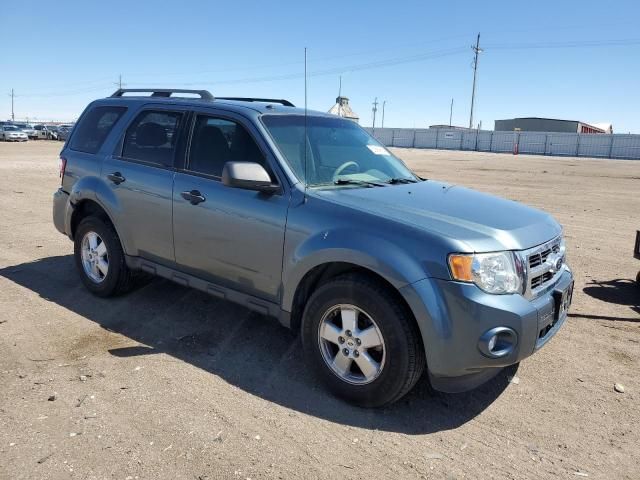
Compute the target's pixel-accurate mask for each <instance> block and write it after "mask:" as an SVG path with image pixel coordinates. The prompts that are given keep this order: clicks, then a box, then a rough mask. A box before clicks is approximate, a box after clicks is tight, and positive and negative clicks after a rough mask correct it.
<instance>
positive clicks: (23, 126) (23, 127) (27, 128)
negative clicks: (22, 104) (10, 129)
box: [16, 123, 38, 140]
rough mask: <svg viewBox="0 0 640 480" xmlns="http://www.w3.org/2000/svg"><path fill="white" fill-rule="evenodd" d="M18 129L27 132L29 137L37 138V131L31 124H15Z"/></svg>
mask: <svg viewBox="0 0 640 480" xmlns="http://www.w3.org/2000/svg"><path fill="white" fill-rule="evenodd" d="M16 126H17V127H18V128H19V129H20V130H22V131H23V132H24V133H26V134H27V137H29V138H33V139H36V140H37V139H38V132H37V131H36V130H35V129H34V128H33V125H30V124H28V123H22V124H19V125H16Z"/></svg>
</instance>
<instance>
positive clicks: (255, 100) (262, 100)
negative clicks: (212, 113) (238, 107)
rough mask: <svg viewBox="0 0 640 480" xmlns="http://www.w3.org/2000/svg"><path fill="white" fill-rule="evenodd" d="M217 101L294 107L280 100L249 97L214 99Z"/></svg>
mask: <svg viewBox="0 0 640 480" xmlns="http://www.w3.org/2000/svg"><path fill="white" fill-rule="evenodd" d="M216 98H217V99H218V100H237V101H239V102H264V103H279V104H281V105H284V106H285V107H295V105H294V104H293V103H291V102H290V101H289V100H284V99H282V98H280V99H277V98H251V97H216Z"/></svg>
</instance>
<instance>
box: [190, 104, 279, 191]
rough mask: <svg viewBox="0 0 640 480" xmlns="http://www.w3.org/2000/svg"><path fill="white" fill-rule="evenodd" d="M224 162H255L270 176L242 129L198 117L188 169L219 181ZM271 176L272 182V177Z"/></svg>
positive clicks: (265, 164)
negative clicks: (217, 178)
mask: <svg viewBox="0 0 640 480" xmlns="http://www.w3.org/2000/svg"><path fill="white" fill-rule="evenodd" d="M227 162H255V163H259V164H260V165H262V166H263V167H264V168H265V169H266V170H267V172H269V167H268V165H267V162H266V159H265V157H264V155H263V154H262V152H261V151H260V148H258V145H256V142H255V141H254V140H253V138H252V137H251V135H249V132H247V130H246V129H245V128H244V127H243V126H242V125H240V124H238V123H236V122H234V121H231V120H226V119H222V118H215V117H208V116H204V115H199V116H198V117H197V119H196V124H195V127H194V129H193V137H192V139H191V149H190V153H189V164H188V169H189V170H191V171H193V172H196V173H204V174H206V175H212V176H214V177H221V176H222V169H223V168H224V164H225V163H227ZM270 176H271V178H272V180H273V175H271V174H270Z"/></svg>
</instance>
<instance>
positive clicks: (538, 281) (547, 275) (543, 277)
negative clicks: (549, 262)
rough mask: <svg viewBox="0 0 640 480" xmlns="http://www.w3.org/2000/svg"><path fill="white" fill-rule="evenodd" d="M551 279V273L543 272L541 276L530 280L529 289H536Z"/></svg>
mask: <svg viewBox="0 0 640 480" xmlns="http://www.w3.org/2000/svg"><path fill="white" fill-rule="evenodd" d="M552 278H553V273H551V272H545V273H543V274H542V275H538V276H537V277H534V278H532V279H531V288H532V289H534V288H538V287H540V286H541V285H542V284H544V283H545V282H548V281H549V280H551V279H552Z"/></svg>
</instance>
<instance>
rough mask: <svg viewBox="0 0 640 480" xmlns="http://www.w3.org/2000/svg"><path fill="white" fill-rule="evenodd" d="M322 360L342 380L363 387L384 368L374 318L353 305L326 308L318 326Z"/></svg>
mask: <svg viewBox="0 0 640 480" xmlns="http://www.w3.org/2000/svg"><path fill="white" fill-rule="evenodd" d="M318 343H319V347H320V352H321V354H322V358H323V360H324V361H325V363H326V364H327V366H328V367H329V368H330V369H331V371H332V372H333V373H334V374H335V375H337V376H338V377H339V378H340V379H341V380H343V381H345V382H348V383H351V384H355V385H364V384H367V383H371V382H373V381H374V380H375V379H376V378H378V376H380V374H381V373H382V369H383V368H384V363H385V359H386V351H385V345H384V339H383V338H382V333H381V331H380V329H379V327H378V325H377V324H376V323H375V321H374V320H373V318H372V317H371V316H370V315H369V314H367V313H366V312H365V311H363V310H362V309H360V308H358V307H356V306H355V305H348V304H341V305H335V306H333V307H331V308H329V309H328V310H327V311H326V312H325V313H324V315H323V316H322V319H321V320H320V324H319V327H318Z"/></svg>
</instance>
